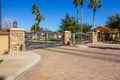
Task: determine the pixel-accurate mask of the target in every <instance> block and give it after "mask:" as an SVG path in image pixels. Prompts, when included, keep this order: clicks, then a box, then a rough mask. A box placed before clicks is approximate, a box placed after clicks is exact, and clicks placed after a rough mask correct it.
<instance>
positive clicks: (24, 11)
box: [2, 0, 120, 31]
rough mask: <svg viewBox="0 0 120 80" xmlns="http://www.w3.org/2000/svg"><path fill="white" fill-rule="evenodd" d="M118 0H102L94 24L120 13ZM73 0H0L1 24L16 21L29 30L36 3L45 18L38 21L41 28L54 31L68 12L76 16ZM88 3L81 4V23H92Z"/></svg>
mask: <svg viewBox="0 0 120 80" xmlns="http://www.w3.org/2000/svg"><path fill="white" fill-rule="evenodd" d="M118 1H119V0H103V1H102V5H103V7H102V8H101V9H97V12H96V24H95V26H96V27H97V26H104V25H105V24H106V22H107V18H108V17H109V16H112V15H114V14H115V13H120V2H118ZM72 3H73V0H2V24H3V26H5V25H4V24H5V20H6V19H8V20H13V21H17V22H18V27H19V28H24V29H25V30H26V31H29V30H30V28H31V26H32V25H33V24H34V14H32V13H31V9H32V5H33V4H37V5H38V6H39V9H40V13H42V14H43V16H44V18H45V20H44V21H42V22H41V23H40V25H41V26H42V27H43V28H47V29H49V30H52V31H55V30H58V29H59V26H60V23H61V21H60V20H61V19H63V18H64V17H65V15H66V14H67V13H68V14H69V15H70V16H73V17H76V8H75V7H74V5H73V4H72ZM87 5H88V3H85V4H84V6H83V23H89V24H92V17H93V15H92V14H93V10H92V9H88V8H87Z"/></svg>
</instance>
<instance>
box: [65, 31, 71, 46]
mask: <svg viewBox="0 0 120 80" xmlns="http://www.w3.org/2000/svg"><path fill="white" fill-rule="evenodd" d="M71 40H72V39H71V31H64V33H63V44H64V45H68V44H70V43H71Z"/></svg>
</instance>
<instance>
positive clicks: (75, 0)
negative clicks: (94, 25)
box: [73, 0, 87, 31]
mask: <svg viewBox="0 0 120 80" xmlns="http://www.w3.org/2000/svg"><path fill="white" fill-rule="evenodd" d="M84 1H85V0H73V4H74V5H75V7H76V8H77V22H78V13H79V12H80V25H81V31H83V29H82V28H83V26H82V8H83V4H84ZM86 1H87V0H86ZM79 8H80V11H79V12H78V10H79Z"/></svg>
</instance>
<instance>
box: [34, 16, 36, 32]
mask: <svg viewBox="0 0 120 80" xmlns="http://www.w3.org/2000/svg"><path fill="white" fill-rule="evenodd" d="M35 19H36V14H35ZM35 21H36V20H34V25H35V28H34V32H35V31H36V24H35Z"/></svg>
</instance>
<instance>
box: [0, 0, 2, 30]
mask: <svg viewBox="0 0 120 80" xmlns="http://www.w3.org/2000/svg"><path fill="white" fill-rule="evenodd" d="M1 8H2V0H0V30H1V29H2V9H1Z"/></svg>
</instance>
